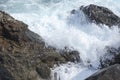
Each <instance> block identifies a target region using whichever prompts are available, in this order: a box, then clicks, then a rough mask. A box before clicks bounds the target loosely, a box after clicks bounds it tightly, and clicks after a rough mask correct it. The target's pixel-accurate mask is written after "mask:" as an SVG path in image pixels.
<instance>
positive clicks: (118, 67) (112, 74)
mask: <svg viewBox="0 0 120 80" xmlns="http://www.w3.org/2000/svg"><path fill="white" fill-rule="evenodd" d="M85 80H120V64H115V65H112V66H110V67H107V68H105V69H102V70H100V71H98V72H96V73H95V74H93V75H92V76H90V77H88V78H87V79H85Z"/></svg>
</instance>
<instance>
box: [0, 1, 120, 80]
mask: <svg viewBox="0 0 120 80" xmlns="http://www.w3.org/2000/svg"><path fill="white" fill-rule="evenodd" d="M117 1H118V2H117ZM0 4H1V5H0V9H3V10H5V11H7V12H9V13H10V14H11V15H12V16H14V17H15V18H16V19H18V20H22V21H24V22H25V23H27V24H28V25H29V29H31V30H32V31H34V32H36V33H38V34H39V35H41V36H42V37H43V39H44V40H45V41H46V43H48V44H49V45H52V46H55V47H57V48H60V49H61V48H64V47H65V46H68V47H69V48H74V49H76V50H78V51H79V52H80V57H81V59H82V60H83V64H84V65H89V64H88V63H87V62H88V60H89V61H90V62H91V64H92V65H93V67H97V66H98V64H99V63H98V60H99V57H100V56H102V55H103V54H104V48H105V46H113V47H117V46H118V44H120V37H119V36H120V34H119V33H118V32H119V31H118V29H117V28H114V29H109V28H108V26H105V25H101V27H99V26H98V25H96V24H94V23H89V22H88V19H87V18H86V17H85V16H84V14H83V13H82V12H81V11H77V12H76V14H70V11H71V10H72V9H79V7H80V6H81V5H89V4H97V5H102V6H105V7H108V8H109V9H111V10H112V11H113V12H114V13H115V14H117V15H118V16H120V5H119V0H116V1H113V0H105V1H104V0H89V1H88V0H87V1H84V0H57V1H56V0H1V1H0ZM114 27H116V26H114ZM75 66H76V65H75V64H73V65H71V67H68V66H67V64H66V65H64V66H63V65H61V66H60V67H57V68H56V69H55V70H53V71H57V73H58V74H59V73H60V74H59V76H61V78H62V80H70V79H72V80H77V78H78V77H82V78H80V79H79V80H84V78H85V76H86V77H88V75H90V74H91V73H92V72H94V71H92V72H91V70H90V69H88V68H86V67H85V66H84V68H83V67H82V66H81V65H77V66H78V67H75ZM58 68H59V69H58ZM65 69H68V73H65ZM87 72H88V73H89V74H88V75H85V73H87Z"/></svg>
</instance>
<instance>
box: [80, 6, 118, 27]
mask: <svg viewBox="0 0 120 80" xmlns="http://www.w3.org/2000/svg"><path fill="white" fill-rule="evenodd" d="M80 10H82V11H83V12H84V13H85V15H86V16H87V17H88V18H89V19H90V21H92V22H94V23H96V24H105V25H108V26H109V27H111V26H113V25H120V18H119V17H118V16H117V15H115V14H114V13H113V12H112V11H111V10H109V9H108V8H105V7H103V6H97V5H94V4H90V5H88V6H85V7H84V6H81V7H80Z"/></svg>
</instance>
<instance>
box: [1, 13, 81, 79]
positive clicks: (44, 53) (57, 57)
mask: <svg viewBox="0 0 120 80" xmlns="http://www.w3.org/2000/svg"><path fill="white" fill-rule="evenodd" d="M75 55H76V54H75ZM68 56H69V55H68ZM70 56H71V55H70ZM76 56H77V57H79V55H76ZM76 56H75V57H76ZM68 61H71V60H68ZM65 62H67V61H66V58H65V57H63V56H62V55H61V54H60V53H59V52H58V51H57V50H56V49H55V48H53V47H51V46H48V47H46V46H45V42H44V41H43V39H42V38H41V37H40V36H38V35H37V34H35V33H33V32H31V31H30V30H29V29H28V26H27V25H26V24H25V23H23V22H21V21H18V20H15V19H14V18H13V17H11V16H10V15H9V14H7V13H5V12H3V11H0V80H43V79H44V80H49V79H50V72H51V71H50V68H51V67H53V66H54V64H60V63H65Z"/></svg>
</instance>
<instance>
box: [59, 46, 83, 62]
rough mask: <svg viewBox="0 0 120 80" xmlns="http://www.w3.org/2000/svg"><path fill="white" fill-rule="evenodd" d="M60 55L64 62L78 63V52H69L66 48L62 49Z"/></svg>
mask: <svg viewBox="0 0 120 80" xmlns="http://www.w3.org/2000/svg"><path fill="white" fill-rule="evenodd" d="M60 53H61V55H62V56H63V57H64V58H65V61H70V62H80V61H81V60H80V56H79V54H80V53H79V52H78V51H75V50H69V49H68V48H65V49H63V50H62V51H61V52H60Z"/></svg>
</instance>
